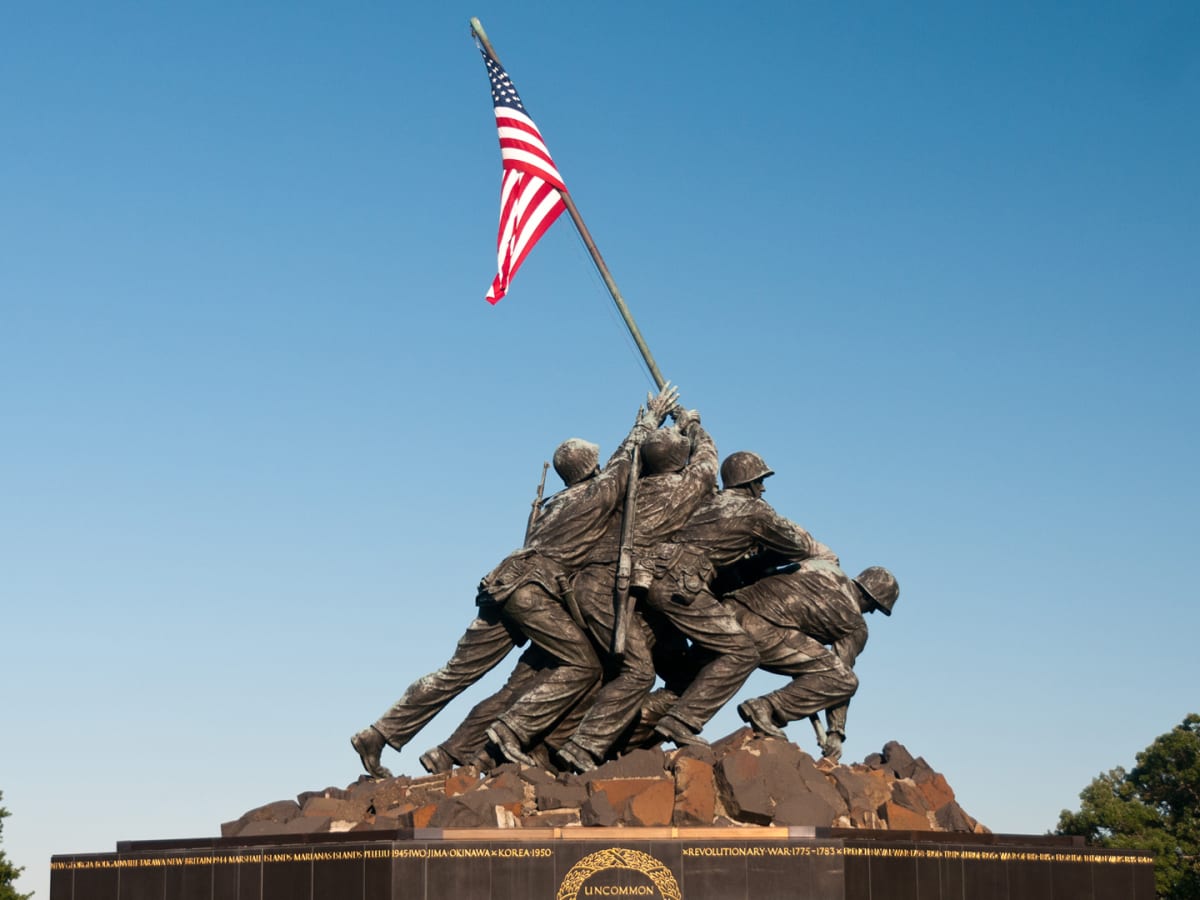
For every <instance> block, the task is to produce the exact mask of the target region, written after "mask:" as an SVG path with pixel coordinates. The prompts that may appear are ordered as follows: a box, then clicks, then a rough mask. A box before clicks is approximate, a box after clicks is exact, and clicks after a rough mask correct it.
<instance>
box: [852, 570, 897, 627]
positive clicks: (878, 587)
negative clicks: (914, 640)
mask: <svg viewBox="0 0 1200 900" xmlns="http://www.w3.org/2000/svg"><path fill="white" fill-rule="evenodd" d="M854 582H855V584H857V585H858V586H859V587H860V588H862V589H863V592H864V593H865V594H866V595H867V596H868V597H870V598H871V600H873V601H874V602H875V606H876V607H877V608H878V609H879V611H880V612H882V613H883V614H884V615H885V616H890V615H891V614H892V607H893V606H895V605H896V600H898V599H899V597H900V585H899V584H898V583H897V582H896V576H895V575H893V574H892V573H891V572H889V571H888V570H887V569H885V568H884V567H883V566H871V567H870V568H868V569H863V570H862V571H861V572H859V573H858V577H857V578H855V579H854Z"/></svg>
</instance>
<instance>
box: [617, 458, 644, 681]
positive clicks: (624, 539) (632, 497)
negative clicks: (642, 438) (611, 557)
mask: <svg viewBox="0 0 1200 900" xmlns="http://www.w3.org/2000/svg"><path fill="white" fill-rule="evenodd" d="M641 461H642V460H641V453H640V448H639V446H638V445H637V444H634V446H633V452H632V453H631V454H630V461H629V480H628V481H627V482H626V483H625V513H624V516H623V517H622V519H621V550H620V555H619V556H618V557H617V587H616V591H614V597H613V603H614V605H615V612H616V624H615V625H614V626H613V639H612V654H613V656H615V657H617V658H618V659H620V658H621V657H622V656H624V655H625V641H626V639H627V637H628V635H629V617H630V616H631V615H633V598H632V597H630V596H629V582H630V580H631V578H632V576H633V526H634V520H635V519H636V517H637V485H638V468H639V466H640V465H641Z"/></svg>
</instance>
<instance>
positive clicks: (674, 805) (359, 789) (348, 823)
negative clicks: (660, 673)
mask: <svg viewBox="0 0 1200 900" xmlns="http://www.w3.org/2000/svg"><path fill="white" fill-rule="evenodd" d="M572 825H578V826H631V827H637V826H671V825H673V826H713V825H716V826H747V827H753V826H756V825H808V826H816V827H835V828H863V829H873V830H884V829H890V830H904V831H947V832H969V833H976V834H983V833H988V829H987V828H985V827H984V826H982V825H980V824H979V823H978V822H977V821H975V819H973V818H971V817H970V816H969V815H967V814H966V813H965V812H963V810H962V808H961V807H960V806H959V805H958V803H957V802H956V801H955V799H954V791H953V790H951V788H950V785H949V784H947V783H946V779H945V778H944V777H942V775H940V774H939V773H937V772H935V771H934V770H933V769H932V768H931V767H930V766H929V764H928V763H926V762H925V760H924V759H923V758H921V757H917V758H915V759H914V758H913V757H912V755H911V754H910V753H909V752H908V750H906V749H905V748H904V746H903V745H901V744H899V743H897V742H896V741H892V742H890V743H888V744H887V746H885V747H884V748H883V750H882V752H880V753H875V754H872V755H871V756H868V757H867V758H866V759H865V760H864V761H863V762H862V763H852V764H849V765H835V764H833V763H831V762H830V761H829V760H821V761H820V762H817V761H815V760H814V759H813V758H812V757H811V756H809V755H808V754H807V753H805V752H804V751H803V750H801V749H800V748H799V747H797V746H796V745H795V744H793V743H790V742H788V741H783V740H777V739H774V738H761V737H758V736H756V735H755V734H754V733H753V732H752V731H751V730H750V729H748V728H743V729H741V730H739V731H736V732H734V733H733V734H731V735H729V736H728V737H726V738H723V739H722V740H720V741H717V742H715V743H714V744H713V745H712V746H711V747H702V748H699V747H689V748H685V749H682V750H674V751H671V752H664V751H663V750H662V749H661V748H654V749H650V750H635V751H633V752H631V753H628V754H626V755H625V756H622V757H621V758H620V759H617V760H614V761H612V762H609V763H606V764H605V765H603V766H600V767H599V768H597V769H595V770H594V771H591V772H588V773H586V774H584V775H567V774H556V773H552V772H547V771H544V770H541V769H536V768H532V767H528V766H517V765H514V764H511V763H509V764H506V765H502V766H500V767H498V768H496V769H494V770H492V771H491V772H488V773H486V774H484V773H481V772H479V771H478V770H476V769H474V768H472V767H469V766H468V767H464V768H461V769H455V770H453V771H452V772H450V773H449V774H445V775H428V776H424V777H420V778H409V777H407V776H400V777H398V778H385V779H372V778H369V777H368V776H365V775H364V776H362V777H361V778H359V780H358V781H357V782H355V783H354V784H351V785H349V786H348V787H346V788H337V787H329V788H325V789H324V790H321V791H305V792H304V793H302V794H300V795H299V796H298V797H297V798H296V799H295V800H280V801H277V802H275V803H268V804H267V805H265V806H260V807H258V808H257V809H252V810H250V811H249V812H247V813H245V814H244V815H242V816H241V817H240V818H239V819H237V820H235V821H232V822H226V823H225V824H223V825H222V826H221V836H222V837H239V838H242V837H254V836H262V835H285V834H313V833H319V832H349V831H372V830H381V829H393V828H559V827H564V826H572Z"/></svg>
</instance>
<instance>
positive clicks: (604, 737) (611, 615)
mask: <svg viewBox="0 0 1200 900" xmlns="http://www.w3.org/2000/svg"><path fill="white" fill-rule="evenodd" d="M686 433H687V436H688V438H689V440H690V444H691V449H690V454H689V455H688V461H687V464H686V465H685V466H684V468H683V469H682V470H681V471H679V472H664V473H661V474H654V475H647V476H644V477H642V478H641V479H640V480H639V481H638V485H637V509H636V516H635V519H634V545H633V546H634V559H635V560H641V559H642V558H643V556H645V555H646V554H647V553H649V551H650V548H652V547H655V546H657V545H658V544H660V543H662V542H663V541H665V540H666V539H668V538H669V537H670V536H671V535H672V534H674V533H675V532H676V531H678V529H680V528H682V527H684V525H685V524H686V523H687V522H688V520H689V519H691V517H692V514H693V513H694V511H695V510H696V509H698V508H699V507H700V506H702V505H703V504H704V503H705V502H706V501H707V500H708V498H710V497H711V496H713V494H714V493H715V491H716V477H717V448H716V444H715V443H714V442H713V439H712V437H710V436H709V434H708V432H707V431H705V430H704V429H703V428H702V427H701V425H700V423H699V421H694V422H693V423H691V424H689V425H688V426H687V432H686ZM611 538H614V539H610V541H609V542H608V543H603V542H602V543H600V544H598V545H597V547H596V551H595V553H594V558H593V562H592V563H591V564H590V565H588V566H586V567H584V568H583V569H582V570H581V571H580V572H579V574H578V575H577V576H576V577H575V579H574V596H575V599H576V601H577V603H578V605H579V609H580V611H581V613H582V616H583V619H584V623H585V625H586V627H587V629H588V631H589V633H590V634H591V635H592V637H593V639H594V640H595V641H596V642H597V643H598V644H599V645H600V646H601V647H611V646H612V639H613V631H614V629H615V627H616V613H615V605H614V596H615V592H616V568H617V567H616V563H617V556H618V551H619V546H618V545H619V538H620V535H619V532H618V533H617V534H615V535H613V536H611ZM635 565H637V566H638V567H639V568H637V569H635V572H634V575H633V579H634V582H635V584H636V583H637V582H638V581H639V579H641V580H642V581H643V582H648V581H649V580H650V578H649V576H648V570H647V569H646V568H645V567H644V566H641V563H640V562H638V563H635ZM722 612H723V611H722ZM672 621H673V620H672ZM731 621H732V619H731ZM689 636H691V635H690V634H689ZM742 643H743V644H744V647H741V648H740V649H741V650H742V651H743V652H745V653H747V654H748V655H749V656H750V668H751V669H753V668H754V656H753V653H754V651H753V646H752V645H751V644H750V642H749V641H748V640H746V639H745V638H744V636H743V637H742ZM653 644H654V637H653V635H652V634H651V633H650V631H649V629H648V628H647V626H646V624H645V621H644V620H643V619H642V617H641V616H639V615H637V614H634V615H632V616H630V617H629V621H628V630H627V636H626V642H625V655H624V657H622V659H621V660H620V661H619V663H618V667H617V670H616V672H615V673H610V675H611V677H610V678H609V680H608V681H607V682H606V683H605V684H604V685H603V686H602V687H601V688H600V690H599V691H598V692H597V694H596V695H595V697H594V698H593V700H592V706H591V708H590V709H589V710H588V711H587V713H586V714H585V715H584V717H583V721H582V722H581V723H580V725H579V728H578V729H577V730H576V731H575V733H574V734H573V735H572V736H571V743H573V744H574V745H576V746H577V747H579V748H581V749H583V750H586V751H587V752H588V753H589V754H590V755H591V756H592V757H593V758H594V759H596V760H600V759H603V758H604V756H605V754H606V753H607V752H608V750H609V748H610V747H611V746H612V745H613V744H614V743H615V742H616V740H617V739H618V737H620V735H621V734H622V732H624V731H625V730H626V728H628V727H629V725H630V723H631V722H633V720H634V719H635V718H636V717H637V714H638V710H639V709H640V708H641V706H642V703H643V701H644V700H645V698H646V696H647V695H648V694H649V692H650V689H651V688H652V687H653V686H654V678H655V665H654V659H653V653H652V647H653ZM722 646H724V645H722ZM730 652H735V651H734V649H733V648H730Z"/></svg>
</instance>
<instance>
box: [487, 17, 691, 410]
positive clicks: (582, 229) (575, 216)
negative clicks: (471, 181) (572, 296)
mask: <svg viewBox="0 0 1200 900" xmlns="http://www.w3.org/2000/svg"><path fill="white" fill-rule="evenodd" d="M471 33H472V34H473V35H474V36H475V38H476V39H477V40H478V41H479V43H480V44H482V45H483V49H484V50H485V51H487V55H488V56H490V57H491V58H492V59H494V60H495V61H496V63H497V64H498V65H503V64H502V63H501V62H500V57H499V56H497V55H496V51H495V50H494V49H492V42H491V41H489V40H488V36H487V32H485V31H484V30H483V25H482V24H481V23H480V21H479V19H477V18H476V17H474V16H472V17H471ZM559 194H560V195H561V196H562V199H563V205H565V206H566V208H567V212H568V213H569V214H570V216H571V221H572V222H574V223H575V228H576V230H578V232H579V236H580V237H581V238H583V244H584V246H585V247H587V249H588V253H590V254H591V255H592V262H593V263H595V264H596V269H597V270H598V271H599V272H600V277H601V278H603V279H604V285H605V287H607V288H608V292H609V293H610V294H611V295H612V298H613V303H615V304H616V305H617V312H619V313H620V314H621V318H622V319H624V320H625V327H626V328H628V329H629V333H630V335H632V337H633V342H634V343H635V344H637V348H638V350H639V351H641V354H642V359H643V360H644V361H645V363H646V368H647V369H649V370H650V375H651V377H653V378H654V383H655V384H656V385H658V387H659V388H660V389H661V388H662V387H663V386H664V385H665V384H666V383H667V381H666V379H665V378H663V377H662V373H661V372H660V371H658V364H657V363H656V362H655V361H654V357H653V356H652V355H651V353H650V348H649V347H648V346H647V345H646V339H645V338H643V337H642V332H641V329H640V328H638V326H637V322H635V321H634V320H633V315H632V314H631V313H630V312H629V307H628V306H627V305H626V303H625V298H624V297H622V296H621V291H620V289H619V288H618V287H617V282H616V281H615V280H614V279H613V277H612V272H610V271H609V270H608V265H607V264H606V263H605V262H604V257H603V256H601V255H600V250H599V248H598V247H597V246H596V242H595V241H594V240H592V233H591V232H590V231H588V227H587V225H585V224H584V222H583V217H582V216H581V215H579V210H578V209H577V208H576V206H575V201H574V200H573V199H572V198H571V194H570V193H569V192H568V191H566V190H561V191H559Z"/></svg>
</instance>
